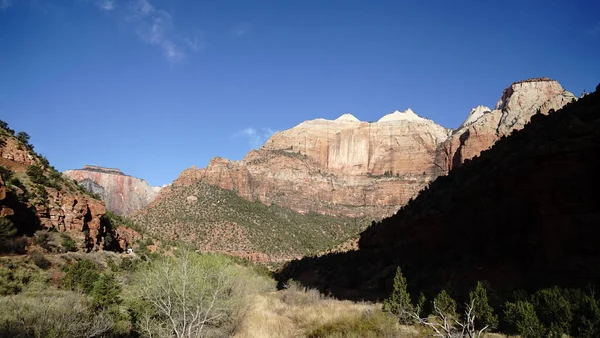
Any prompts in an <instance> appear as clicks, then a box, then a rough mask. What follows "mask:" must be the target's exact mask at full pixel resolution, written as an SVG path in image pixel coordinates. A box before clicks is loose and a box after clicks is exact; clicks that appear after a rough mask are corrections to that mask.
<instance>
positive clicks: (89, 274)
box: [62, 259, 100, 294]
mask: <svg viewBox="0 0 600 338" xmlns="http://www.w3.org/2000/svg"><path fill="white" fill-rule="evenodd" d="M98 278H100V269H99V268H98V266H97V265H96V263H94V262H92V261H90V260H89V259H84V260H81V261H79V262H77V263H75V264H73V265H71V266H69V267H67V268H66V273H65V276H64V277H63V281H62V286H63V288H65V289H68V290H75V291H81V292H83V293H87V294H89V293H91V292H92V290H93V289H94V283H95V282H96V281H97V280H98Z"/></svg>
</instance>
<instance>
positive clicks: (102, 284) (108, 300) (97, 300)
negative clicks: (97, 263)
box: [90, 273, 121, 309]
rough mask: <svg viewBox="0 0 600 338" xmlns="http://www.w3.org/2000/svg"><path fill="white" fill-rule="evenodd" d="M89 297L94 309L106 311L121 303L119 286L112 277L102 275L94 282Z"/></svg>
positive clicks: (110, 275)
mask: <svg viewBox="0 0 600 338" xmlns="http://www.w3.org/2000/svg"><path fill="white" fill-rule="evenodd" d="M90 296H91V297H92V305H93V306H94V307H96V308H101V309H108V308H109V307H111V306H113V305H118V304H120V303H121V285H120V284H119V282H118V281H117V280H116V278H115V276H114V275H112V274H106V273H103V274H101V275H100V277H99V278H98V279H97V280H96V281H95V282H94V287H93V288H92V292H91V294H90Z"/></svg>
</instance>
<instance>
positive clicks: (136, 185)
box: [64, 165, 160, 215]
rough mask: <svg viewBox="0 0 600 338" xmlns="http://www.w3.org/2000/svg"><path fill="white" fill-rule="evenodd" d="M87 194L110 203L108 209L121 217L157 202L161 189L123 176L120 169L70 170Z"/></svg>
mask: <svg viewBox="0 0 600 338" xmlns="http://www.w3.org/2000/svg"><path fill="white" fill-rule="evenodd" d="M64 174H65V175H67V176H68V177H70V178H72V179H74V180H76V181H77V182H79V184H80V185H82V186H83V187H84V188H85V189H86V190H87V191H90V192H92V193H94V194H96V195H98V196H100V197H101V199H102V200H103V201H104V203H106V208H107V209H108V210H110V211H112V212H114V213H116V214H118V215H129V214H131V213H132V212H134V211H136V210H139V209H141V208H143V207H145V206H146V205H148V204H149V203H150V202H152V201H153V200H154V198H155V197H156V195H157V194H158V191H160V188H158V187H151V186H150V185H149V184H148V182H146V181H145V180H142V179H139V178H136V177H133V176H128V175H125V174H123V173H122V172H121V171H120V170H119V169H112V168H104V167H99V166H91V165H86V166H84V167H83V169H78V170H67V171H65V172H64Z"/></svg>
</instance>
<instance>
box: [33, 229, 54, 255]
mask: <svg viewBox="0 0 600 338" xmlns="http://www.w3.org/2000/svg"><path fill="white" fill-rule="evenodd" d="M33 237H34V238H35V244H37V245H39V246H40V247H42V248H44V249H46V250H48V251H53V250H54V248H55V247H54V245H53V244H52V234H50V232H48V230H39V231H36V232H35V234H33Z"/></svg>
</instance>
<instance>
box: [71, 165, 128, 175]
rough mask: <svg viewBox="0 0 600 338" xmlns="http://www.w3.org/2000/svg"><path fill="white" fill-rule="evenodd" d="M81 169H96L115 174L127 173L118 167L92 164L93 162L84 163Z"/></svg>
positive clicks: (100, 171)
mask: <svg viewBox="0 0 600 338" xmlns="http://www.w3.org/2000/svg"><path fill="white" fill-rule="evenodd" d="M81 170H87V171H96V172H99V173H105V174H113V175H125V174H123V172H122V171H121V170H119V169H117V168H105V167H101V166H97V165H91V164H86V165H84V166H83V169H81Z"/></svg>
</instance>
